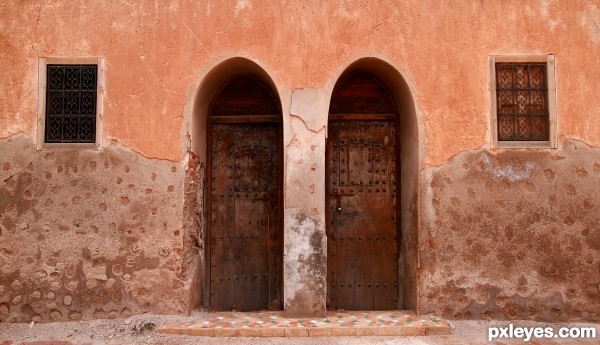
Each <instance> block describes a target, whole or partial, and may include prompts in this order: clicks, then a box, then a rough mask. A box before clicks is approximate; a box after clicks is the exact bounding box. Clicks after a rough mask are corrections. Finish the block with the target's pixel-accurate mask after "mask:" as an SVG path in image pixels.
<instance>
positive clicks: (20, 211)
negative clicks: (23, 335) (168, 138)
mask: <svg viewBox="0 0 600 345" xmlns="http://www.w3.org/2000/svg"><path fill="white" fill-rule="evenodd" d="M33 146H34V145H33V142H32V140H31V138H30V137H26V136H23V135H18V136H15V137H13V138H11V139H9V140H7V141H2V142H0V157H2V158H1V159H0V164H1V167H2V168H1V169H0V210H2V212H1V213H0V253H1V255H0V321H22V322H28V321H30V320H34V321H37V322H40V321H42V322H47V321H68V320H78V319H90V318H107V317H108V318H114V317H126V316H128V315H131V314H137V313H143V312H156V313H186V312H187V311H188V310H189V308H190V305H189V300H190V298H189V297H188V294H189V290H190V286H189V285H190V284H189V281H190V279H191V277H190V276H189V275H191V274H192V273H193V272H188V268H189V267H190V266H192V267H194V265H195V262H192V261H193V260H190V258H189V257H186V256H185V254H186V253H187V252H189V251H190V250H191V249H190V248H189V246H190V244H189V241H188V240H187V238H186V237H187V235H188V234H187V233H186V231H185V229H184V228H183V222H182V214H183V207H182V200H183V183H182V182H183V175H184V171H183V169H182V165H181V164H178V163H172V162H168V161H157V160H148V159H146V158H144V157H141V156H139V155H137V154H135V153H133V152H131V151H129V150H127V149H124V148H122V147H119V146H118V145H109V146H107V147H106V148H105V149H104V150H102V151H99V152H98V151H48V152H46V151H41V152H38V151H36V150H35V148H34V147H33Z"/></svg>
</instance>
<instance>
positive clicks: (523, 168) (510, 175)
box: [479, 154, 540, 182]
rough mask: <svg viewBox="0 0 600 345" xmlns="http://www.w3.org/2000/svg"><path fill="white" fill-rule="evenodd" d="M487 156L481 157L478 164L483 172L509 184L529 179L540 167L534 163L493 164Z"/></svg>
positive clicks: (491, 159)
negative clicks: (481, 164) (481, 166)
mask: <svg viewBox="0 0 600 345" xmlns="http://www.w3.org/2000/svg"><path fill="white" fill-rule="evenodd" d="M493 160H494V159H493V158H490V156H489V155H488V154H484V155H483V156H481V159H480V160H479V161H480V162H482V163H483V166H484V171H485V172H486V173H487V174H490V175H491V176H492V177H494V178H495V179H503V178H506V179H508V180H509V181H511V182H514V181H522V180H527V179H529V178H531V175H532V173H533V171H534V170H535V169H538V168H540V165H539V164H537V163H534V162H520V161H513V162H509V163H506V164H499V163H498V162H494V161H493Z"/></svg>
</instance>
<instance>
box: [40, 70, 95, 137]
mask: <svg viewBox="0 0 600 345" xmlns="http://www.w3.org/2000/svg"><path fill="white" fill-rule="evenodd" d="M97 76H98V66H97V65H47V68H46V128H45V137H44V138H45V142H47V143H94V142H95V141H96V95H97V94H96V88H97Z"/></svg>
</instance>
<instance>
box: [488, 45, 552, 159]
mask: <svg viewBox="0 0 600 345" xmlns="http://www.w3.org/2000/svg"><path fill="white" fill-rule="evenodd" d="M498 62H507V63H536V62H545V63H546V83H547V87H548V94H547V97H548V126H549V138H548V141H500V140H498V107H497V94H496V63H498ZM489 75H490V86H489V87H490V91H491V92H490V94H491V102H490V103H491V109H490V114H491V116H490V141H491V147H492V148H551V149H555V148H557V147H558V146H557V145H558V143H557V142H558V130H557V128H558V126H557V116H556V82H555V81H556V79H555V77H556V76H555V61H554V55H491V56H489Z"/></svg>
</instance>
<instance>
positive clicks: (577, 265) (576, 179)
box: [419, 140, 600, 321]
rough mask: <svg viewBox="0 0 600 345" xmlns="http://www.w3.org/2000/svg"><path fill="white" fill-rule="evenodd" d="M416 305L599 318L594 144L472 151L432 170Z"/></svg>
mask: <svg viewBox="0 0 600 345" xmlns="http://www.w3.org/2000/svg"><path fill="white" fill-rule="evenodd" d="M430 172H431V173H430V175H429V176H428V177H427V178H426V179H425V180H426V181H427V184H426V185H425V184H424V189H425V188H426V189H428V192H426V193H425V196H424V198H423V207H424V208H426V209H428V210H427V212H425V213H427V214H428V217H426V220H425V222H424V224H423V228H422V231H421V236H420V237H421V246H420V252H421V272H420V277H419V278H420V282H421V283H422V284H421V286H422V288H421V291H420V293H421V294H420V296H419V297H420V301H421V308H422V309H421V310H422V311H423V312H433V313H437V314H439V315H444V316H446V317H453V318H470V317H481V316H484V317H491V318H509V319H517V318H519V319H530V318H533V319H538V320H547V321H552V320H554V321H556V320H568V319H579V318H581V319H588V320H599V319H600V308H598V306H599V302H598V301H599V300H598V297H599V296H600V255H598V252H599V250H600V217H599V215H598V207H599V205H600V197H599V195H598V188H597V186H598V184H599V183H600V150H598V149H595V148H590V147H589V146H587V145H585V144H583V143H581V142H578V141H574V140H569V141H566V142H565V143H564V148H563V149H561V150H556V151H543V152H531V151H529V152H523V151H518V152H512V151H503V152H489V151H487V150H473V151H470V152H464V153H462V154H460V155H457V156H456V157H454V158H453V159H452V160H451V162H449V163H448V164H446V165H444V166H443V167H440V168H439V169H431V170H430Z"/></svg>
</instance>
